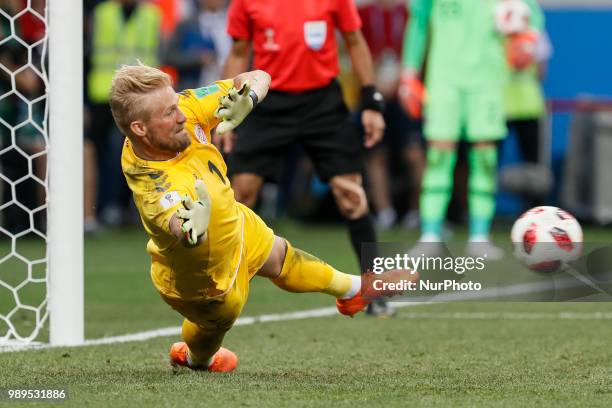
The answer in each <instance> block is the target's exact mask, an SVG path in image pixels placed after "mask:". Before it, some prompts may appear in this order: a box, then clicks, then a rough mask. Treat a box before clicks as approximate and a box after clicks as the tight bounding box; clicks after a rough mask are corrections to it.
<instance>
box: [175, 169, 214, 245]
mask: <svg viewBox="0 0 612 408" xmlns="http://www.w3.org/2000/svg"><path fill="white" fill-rule="evenodd" d="M195 190H196V193H197V194H198V200H197V201H193V200H192V199H191V197H190V196H189V195H188V194H185V197H183V207H185V208H179V209H178V210H177V211H176V216H177V217H178V218H180V219H181V220H183V226H182V227H181V228H182V230H183V233H184V234H185V239H186V240H187V242H188V243H189V245H196V244H197V243H198V239H199V238H200V237H201V236H203V235H204V234H205V233H206V231H207V230H208V224H210V208H211V202H210V196H209V195H208V190H206V185H205V184H204V182H203V181H202V180H196V182H195Z"/></svg>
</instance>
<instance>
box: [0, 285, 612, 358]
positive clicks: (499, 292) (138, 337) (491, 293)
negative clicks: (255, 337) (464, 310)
mask: <svg viewBox="0 0 612 408" xmlns="http://www.w3.org/2000/svg"><path fill="white" fill-rule="evenodd" d="M576 286H577V284H576V282H575V281H574V280H571V279H566V280H559V281H557V282H555V288H556V289H557V290H559V289H569V288H573V287H576ZM550 289H551V283H550V282H533V283H521V284H515V285H508V286H502V287H494V288H486V289H483V290H481V291H479V292H476V293H470V292H465V293H447V294H440V295H438V296H436V297H435V300H434V301H431V300H430V299H431V298H429V299H428V298H422V299H421V298H418V300H419V301H418V302H414V301H413V302H403V301H401V302H397V301H396V302H391V303H392V304H393V306H394V307H396V308H403V307H411V306H419V305H431V304H432V303H442V302H447V301H465V300H479V299H490V298H499V297H502V298H503V297H507V296H513V295H517V294H528V293H538V292H542V291H546V290H550ZM564 313H566V312H560V313H559V315H563V314H564ZM567 313H571V312H567ZM338 314H339V313H338V310H337V309H336V308H335V307H324V308H318V309H310V310H302V311H297V312H288V313H276V314H265V315H260V316H245V317H240V318H238V319H237V320H236V323H235V324H234V326H249V325H252V324H255V323H266V322H279V321H288V320H301V319H310V318H314V317H328V316H334V315H338ZM604 315H606V314H605V313H604ZM450 318H452V317H450ZM557 318H563V317H557ZM566 318H568V317H566ZM517 319H518V318H517ZM568 319H569V318H568ZM585 319H587V318H585ZM597 319H607V317H597ZM610 319H612V314H611V317H610ZM180 333H181V328H180V327H166V328H161V329H156V330H149V331H144V332H139V333H133V334H125V335H122V336H113V337H103V338H100V339H92V340H85V342H84V343H83V344H79V345H76V346H71V347H83V346H96V345H103V344H118V343H128V342H136V341H145V340H150V339H154V338H157V337H165V336H177V335H179V334H180ZM56 347H67V346H55V345H50V344H33V343H29V344H23V345H14V342H12V343H10V344H1V343H0V353H1V352H11V351H24V350H32V349H48V348H56Z"/></svg>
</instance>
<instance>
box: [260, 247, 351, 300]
mask: <svg viewBox="0 0 612 408" xmlns="http://www.w3.org/2000/svg"><path fill="white" fill-rule="evenodd" d="M285 242H286V243H287V253H286V255H285V262H284V263H283V268H282V270H281V273H280V275H279V276H278V277H277V278H275V279H272V282H274V284H275V285H276V286H278V287H280V288H282V289H284V290H287V291H289V292H322V293H327V294H328V295H332V296H335V297H337V298H350V297H353V296H355V295H356V294H357V292H358V291H359V288H360V287H361V278H360V277H359V276H355V275H349V274H346V273H342V272H340V271H337V270H336V269H334V268H332V267H331V266H329V265H328V264H327V263H325V262H323V261H322V260H320V259H319V258H317V257H315V256H313V255H310V254H309V253H307V252H304V251H302V250H299V249H295V248H293V247H292V246H291V244H290V243H289V242H288V241H285Z"/></svg>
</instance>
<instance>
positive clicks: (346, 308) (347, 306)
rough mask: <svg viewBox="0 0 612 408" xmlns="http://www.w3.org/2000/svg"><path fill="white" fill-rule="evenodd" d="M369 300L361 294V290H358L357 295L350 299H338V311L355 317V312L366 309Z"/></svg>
mask: <svg viewBox="0 0 612 408" xmlns="http://www.w3.org/2000/svg"><path fill="white" fill-rule="evenodd" d="M369 303H370V302H368V301H367V300H365V299H364V298H363V297H362V296H361V291H359V292H357V294H356V295H355V296H353V297H352V298H349V299H336V307H337V308H338V311H339V312H340V313H342V314H343V315H346V316H350V317H353V316H354V315H355V314H357V313H359V312H361V311H362V310H363V309H365V308H366V307H367V306H368V304H369Z"/></svg>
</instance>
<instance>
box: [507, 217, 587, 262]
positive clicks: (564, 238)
mask: <svg viewBox="0 0 612 408" xmlns="http://www.w3.org/2000/svg"><path fill="white" fill-rule="evenodd" d="M510 235H511V238H512V244H513V245H514V255H515V256H516V257H517V259H518V260H519V261H521V262H522V263H523V264H525V265H526V266H527V267H528V268H529V269H531V270H533V271H536V272H544V273H551V272H555V271H556V270H558V269H559V268H560V267H561V265H563V263H565V262H568V261H572V260H575V259H577V258H578V257H579V256H580V254H581V252H582V242H583V241H582V228H581V227H580V224H579V223H578V221H577V220H576V218H574V216H573V215H571V214H570V213H568V212H567V211H565V210H562V209H561V208H557V207H549V206H542V207H535V208H532V209H531V210H528V211H526V212H525V213H523V214H522V215H521V216H520V217H519V218H518V219H517V220H516V221H515V223H514V225H513V226H512V232H511V234H510Z"/></svg>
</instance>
